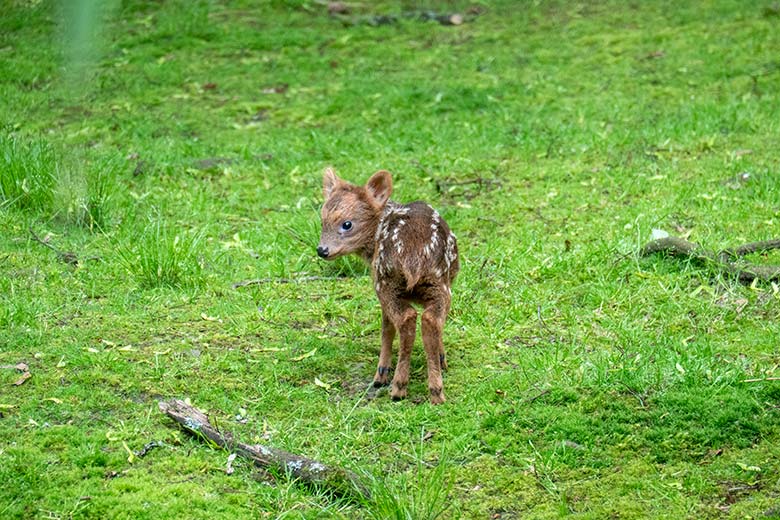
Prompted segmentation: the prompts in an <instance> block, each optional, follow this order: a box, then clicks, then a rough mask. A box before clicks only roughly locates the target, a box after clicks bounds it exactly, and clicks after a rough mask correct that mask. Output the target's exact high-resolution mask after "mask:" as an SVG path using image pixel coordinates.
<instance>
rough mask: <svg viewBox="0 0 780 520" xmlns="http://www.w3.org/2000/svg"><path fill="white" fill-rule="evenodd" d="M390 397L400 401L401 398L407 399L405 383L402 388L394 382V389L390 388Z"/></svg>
mask: <svg viewBox="0 0 780 520" xmlns="http://www.w3.org/2000/svg"><path fill="white" fill-rule="evenodd" d="M390 398H391V399H392V400H393V401H400V400H401V399H406V385H404V386H403V388H401V387H399V386H398V385H396V384H395V383H393V389H392V390H390Z"/></svg>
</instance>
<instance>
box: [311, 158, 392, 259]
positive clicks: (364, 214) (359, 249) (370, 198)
mask: <svg viewBox="0 0 780 520" xmlns="http://www.w3.org/2000/svg"><path fill="white" fill-rule="evenodd" d="M392 191H393V181H392V179H391V178H390V173H389V172H386V171H384V170H381V171H378V172H376V173H375V174H374V175H372V176H371V178H370V179H368V182H366V185H365V186H355V185H354V184H350V183H349V182H347V181H345V180H342V179H340V178H339V177H338V176H337V175H336V172H334V171H333V169H332V168H326V169H325V173H324V175H323V178H322V193H323V195H324V196H325V203H324V204H323V205H322V234H321V235H320V244H319V246H317V254H318V255H320V256H321V257H322V258H325V259H326V260H333V259H334V258H338V257H339V256H343V255H347V254H350V253H359V254H361V255H362V256H364V257H368V256H370V254H371V252H373V247H374V234H375V233H376V228H377V226H378V225H379V219H380V217H381V215H382V211H383V210H384V207H385V204H386V203H387V200H388V199H389V198H390V193H391V192H392Z"/></svg>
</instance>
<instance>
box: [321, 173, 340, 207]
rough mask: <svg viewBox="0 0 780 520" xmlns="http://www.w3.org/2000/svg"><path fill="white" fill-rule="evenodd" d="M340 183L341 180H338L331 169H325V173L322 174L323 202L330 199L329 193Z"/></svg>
mask: <svg viewBox="0 0 780 520" xmlns="http://www.w3.org/2000/svg"><path fill="white" fill-rule="evenodd" d="M340 182H341V179H339V178H338V175H336V172H335V170H334V169H333V168H331V167H330V166H328V167H327V168H325V172H324V173H323V174H322V195H323V196H324V197H325V200H328V199H329V198H330V194H331V192H332V191H333V189H334V188H335V187H336V186H338V184H339V183H340Z"/></svg>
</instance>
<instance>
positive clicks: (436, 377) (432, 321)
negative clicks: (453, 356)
mask: <svg viewBox="0 0 780 520" xmlns="http://www.w3.org/2000/svg"><path fill="white" fill-rule="evenodd" d="M442 303H444V302H438V301H437V302H435V303H433V304H431V305H429V306H427V307H426V308H425V310H424V311H423V314H422V319H421V320H420V321H421V323H422V340H423V347H425V355H426V358H427V361H428V391H429V392H430V394H431V404H442V403H443V402H444V401H446V399H445V397H444V383H443V381H442V378H441V369H442V365H443V364H445V363H446V361H445V358H444V343H443V341H442V337H441V336H442V330H443V329H444V320H445V319H446V317H447V314H446V309H447V305H442Z"/></svg>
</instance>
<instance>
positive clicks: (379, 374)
mask: <svg viewBox="0 0 780 520" xmlns="http://www.w3.org/2000/svg"><path fill="white" fill-rule="evenodd" d="M389 373H390V368H388V367H379V368H377V369H376V374H374V388H379V387H380V386H387V385H388V384H389V383H390V377H389Z"/></svg>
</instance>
